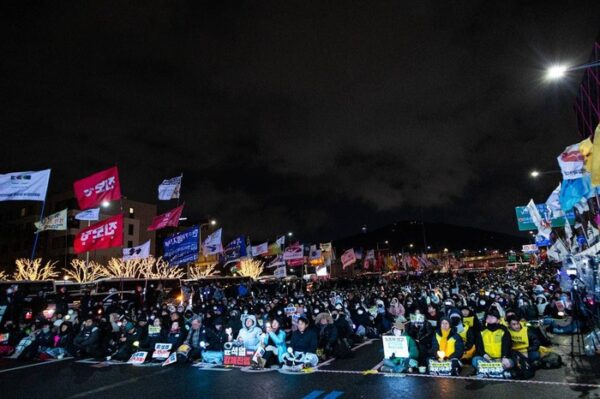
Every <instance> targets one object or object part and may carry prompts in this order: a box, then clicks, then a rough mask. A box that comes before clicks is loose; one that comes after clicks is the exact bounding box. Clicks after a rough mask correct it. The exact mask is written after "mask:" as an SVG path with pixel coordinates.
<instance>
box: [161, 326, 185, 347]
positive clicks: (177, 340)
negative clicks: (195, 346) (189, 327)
mask: <svg viewBox="0 0 600 399" xmlns="http://www.w3.org/2000/svg"><path fill="white" fill-rule="evenodd" d="M186 336H187V334H186V330H184V329H182V328H181V326H180V325H179V322H178V321H173V322H171V328H170V329H169V332H168V334H167V342H166V343H168V344H171V345H172V348H173V350H177V348H179V347H180V346H181V345H182V344H183V340H184V339H185V338H186Z"/></svg>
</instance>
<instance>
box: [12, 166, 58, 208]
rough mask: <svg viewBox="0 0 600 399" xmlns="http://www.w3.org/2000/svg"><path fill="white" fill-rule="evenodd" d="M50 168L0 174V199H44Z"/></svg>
mask: <svg viewBox="0 0 600 399" xmlns="http://www.w3.org/2000/svg"><path fill="white" fill-rule="evenodd" d="M49 180H50V169H46V170H40V171H38V172H14V173H7V174H5V175H0V201H45V200H46V191H47V190H48V182H49Z"/></svg>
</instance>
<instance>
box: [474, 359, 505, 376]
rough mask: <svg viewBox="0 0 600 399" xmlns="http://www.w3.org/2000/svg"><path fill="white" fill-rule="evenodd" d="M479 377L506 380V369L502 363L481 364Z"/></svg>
mask: <svg viewBox="0 0 600 399" xmlns="http://www.w3.org/2000/svg"><path fill="white" fill-rule="evenodd" d="M477 376H481V377H487V378H504V367H502V362H479V366H478V370H477Z"/></svg>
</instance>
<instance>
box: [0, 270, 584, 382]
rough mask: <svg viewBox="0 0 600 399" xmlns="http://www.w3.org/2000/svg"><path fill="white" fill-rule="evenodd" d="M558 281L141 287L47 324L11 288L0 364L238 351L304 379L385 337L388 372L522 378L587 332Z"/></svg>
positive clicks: (38, 308)
mask: <svg viewBox="0 0 600 399" xmlns="http://www.w3.org/2000/svg"><path fill="white" fill-rule="evenodd" d="M560 277H561V276H560V273H558V272H557V270H556V269H554V268H552V267H543V268H538V269H532V268H527V269H523V270H516V271H504V270H502V271H493V272H492V271H490V272H482V273H477V274H464V275H451V274H443V275H442V274H427V275H421V276H418V277H414V276H410V277H407V276H402V277H398V276H397V277H394V278H385V277H382V276H378V277H369V278H366V277H357V278H354V279H347V280H320V281H313V282H310V283H308V284H307V282H305V281H302V280H298V281H295V282H281V281H279V282H271V283H252V284H238V285H235V286H227V287H226V286H225V285H223V284H219V283H210V282H207V283H204V284H203V283H202V282H200V283H198V284H193V285H183V286H182V287H181V296H178V298H177V299H175V296H171V297H169V296H167V295H163V294H162V292H161V288H160V286H156V287H154V286H147V287H142V286H140V287H138V290H137V293H138V295H136V297H135V298H136V299H135V300H133V301H130V302H129V303H123V302H121V301H119V300H118V295H115V296H114V297H115V300H114V301H110V300H109V301H104V302H99V301H96V300H94V299H93V298H94V296H93V295H90V294H89V293H88V294H84V295H83V296H82V297H81V298H80V299H79V300H78V301H77V306H74V305H73V304H74V301H73V300H72V299H71V298H70V297H69V294H68V293H67V292H66V290H65V289H64V288H63V289H61V290H60V291H59V292H58V295H57V297H56V299H55V300H54V305H55V309H54V311H53V312H48V311H44V309H45V308H46V306H47V303H45V301H44V299H43V298H34V300H33V301H31V302H30V303H29V305H28V306H24V304H23V297H22V296H20V295H19V292H18V288H17V287H16V286H13V287H9V288H8V289H6V290H5V292H2V293H1V294H0V305H6V306H7V307H6V311H5V314H4V319H3V321H2V324H1V326H0V337H3V341H2V342H0V356H2V355H5V356H10V355H11V354H14V352H15V351H16V350H19V353H18V356H19V357H22V358H25V359H34V358H38V359H49V358H57V359H60V358H63V357H65V356H74V357H78V358H84V357H85V358H88V357H92V358H97V359H101V360H106V359H110V360H112V361H127V360H128V359H129V358H130V357H131V356H132V354H133V353H135V352H137V351H146V352H148V354H149V356H148V357H147V361H152V353H153V351H154V350H155V345H156V344H158V343H166V344H171V345H170V348H171V350H172V351H173V352H175V353H178V356H179V360H180V361H179V363H186V362H203V363H214V364H222V363H223V359H224V352H225V351H226V350H227V349H228V348H229V349H230V348H236V347H237V348H244V349H245V350H246V351H248V352H249V353H254V356H253V357H252V362H251V367H253V368H265V367H274V366H279V367H296V368H298V367H300V368H302V367H315V366H317V365H318V364H319V363H320V362H323V361H324V360H326V359H329V358H332V357H333V358H336V359H341V360H340V361H343V359H345V358H348V357H351V356H353V351H352V347H353V346H355V345H357V344H360V343H361V342H363V341H364V340H365V339H375V338H382V336H386V335H388V336H404V337H406V342H407V344H408V355H407V356H396V355H395V354H393V355H392V356H389V357H387V358H386V359H382V360H383V365H382V367H381V371H383V372H391V373H404V372H405V373H411V372H419V371H421V372H423V370H429V367H430V365H431V364H432V362H441V361H445V362H450V364H451V374H452V375H459V374H461V373H462V370H463V369H464V368H465V366H472V367H473V371H472V372H473V373H474V374H476V373H478V371H479V369H480V368H481V367H482V364H484V363H491V362H494V363H495V364H500V363H501V365H502V368H503V370H504V371H505V372H506V376H509V377H518V376H520V377H524V378H527V376H528V375H532V374H531V373H532V372H533V371H534V370H535V369H537V368H540V367H544V366H547V367H552V366H557V365H559V364H560V362H559V361H557V356H556V354H554V353H553V351H552V349H551V346H552V342H551V341H550V339H549V335H551V334H557V333H563V332H568V333H571V332H573V331H578V330H579V329H581V328H583V327H584V326H582V325H578V324H577V323H578V320H576V319H574V318H573V317H572V316H573V311H574V310H575V307H574V306H573V303H574V301H573V300H572V298H571V291H569V290H566V289H565V286H564V282H561V281H560ZM178 293H179V292H178ZM24 338H25V340H24ZM23 341H25V343H26V344H28V345H26V346H25V345H23ZM19 346H21V348H19ZM23 346H24V347H23ZM378 350H379V348H378ZM465 372H466V371H465Z"/></svg>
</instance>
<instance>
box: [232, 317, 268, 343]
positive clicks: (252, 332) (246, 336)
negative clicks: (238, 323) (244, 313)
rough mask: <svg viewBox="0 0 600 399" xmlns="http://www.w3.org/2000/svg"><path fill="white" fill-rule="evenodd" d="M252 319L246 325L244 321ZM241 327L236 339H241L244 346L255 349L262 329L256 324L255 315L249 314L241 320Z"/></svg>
mask: <svg viewBox="0 0 600 399" xmlns="http://www.w3.org/2000/svg"><path fill="white" fill-rule="evenodd" d="M247 320H252V324H251V325H250V327H246V321H247ZM242 324H243V327H242V329H241V330H240V332H239V333H238V337H237V338H238V340H239V339H241V340H242V342H243V343H244V348H246V349H249V350H255V349H256V347H257V346H258V344H259V342H260V335H261V334H262V330H261V329H260V327H258V326H257V325H256V316H254V315H250V316H248V317H247V318H246V319H245V320H244V321H243V323H242Z"/></svg>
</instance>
